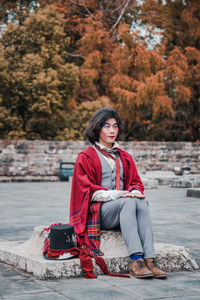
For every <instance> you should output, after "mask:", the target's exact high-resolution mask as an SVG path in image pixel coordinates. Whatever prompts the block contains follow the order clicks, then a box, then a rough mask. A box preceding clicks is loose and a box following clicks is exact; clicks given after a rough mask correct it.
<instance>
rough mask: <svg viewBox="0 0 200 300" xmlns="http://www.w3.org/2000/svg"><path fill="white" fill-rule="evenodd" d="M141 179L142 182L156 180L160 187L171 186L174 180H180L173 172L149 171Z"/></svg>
mask: <svg viewBox="0 0 200 300" xmlns="http://www.w3.org/2000/svg"><path fill="white" fill-rule="evenodd" d="M141 179H142V181H144V180H156V181H157V182H158V184H159V185H169V184H171V182H172V181H173V180H175V179H179V176H177V175H175V174H174V172H173V171H148V172H146V174H144V175H141Z"/></svg>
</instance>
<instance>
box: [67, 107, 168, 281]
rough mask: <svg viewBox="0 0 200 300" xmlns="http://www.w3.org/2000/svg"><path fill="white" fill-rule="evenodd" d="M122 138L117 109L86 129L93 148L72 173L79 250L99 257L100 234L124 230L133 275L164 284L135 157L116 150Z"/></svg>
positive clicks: (95, 119)
mask: <svg viewBox="0 0 200 300" xmlns="http://www.w3.org/2000/svg"><path fill="white" fill-rule="evenodd" d="M121 133H122V123H121V120H120V117H119V115H118V114H117V113H116V112H115V111H114V110H113V109H107V108H105V109H101V110H99V111H98V112H96V113H95V114H94V116H93V117H92V119H91V120H90V123H89V126H88V128H87V129H86V137H87V139H88V140H89V141H90V142H91V144H92V145H93V146H92V147H89V148H87V149H86V150H84V151H82V152H81V153H80V154H79V156H78V158H77V161H76V165H75V168H74V174H73V181H72V192H71V203H70V223H71V224H72V225H73V226H74V228H75V232H76V236H77V241H78V244H79V246H80V247H87V248H88V249H92V250H93V253H95V254H97V255H101V251H100V249H99V246H100V228H101V229H107V230H108V229H113V228H116V227H117V226H120V228H121V232H122V235H123V238H124V241H125V244H126V246H127V250H128V254H129V255H130V274H132V275H133V276H134V277H137V278H146V277H157V278H164V277H166V276H167V275H166V273H165V272H163V271H162V270H160V269H159V268H158V267H157V266H156V265H155V262H154V258H155V252H154V246H153V233H152V226H151V219H150V213H149V206H148V202H147V200H146V199H145V195H144V194H143V190H144V187H143V184H142V182H141V179H140V177H139V175H138V172H137V170H136V166H135V163H134V161H133V159H132V157H131V156H130V155H129V154H128V153H127V152H125V151H123V150H121V149H120V148H119V147H118V144H117V142H116V141H117V140H118V138H119V136H120V134H121Z"/></svg>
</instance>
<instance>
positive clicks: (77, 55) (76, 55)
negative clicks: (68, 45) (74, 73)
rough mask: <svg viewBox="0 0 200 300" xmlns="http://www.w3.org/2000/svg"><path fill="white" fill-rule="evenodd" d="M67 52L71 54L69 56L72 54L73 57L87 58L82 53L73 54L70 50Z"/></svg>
mask: <svg viewBox="0 0 200 300" xmlns="http://www.w3.org/2000/svg"><path fill="white" fill-rule="evenodd" d="M66 54H67V55H69V56H72V57H80V58H82V59H84V60H85V57H84V56H82V55H80V54H72V53H69V52H66Z"/></svg>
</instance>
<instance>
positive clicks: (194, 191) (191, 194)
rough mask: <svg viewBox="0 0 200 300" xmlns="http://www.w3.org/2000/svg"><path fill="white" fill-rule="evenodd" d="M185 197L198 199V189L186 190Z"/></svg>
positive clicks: (199, 193) (199, 191)
mask: <svg viewBox="0 0 200 300" xmlns="http://www.w3.org/2000/svg"><path fill="white" fill-rule="evenodd" d="M186 196H187V197H194V198H200V188H192V189H187V194H186Z"/></svg>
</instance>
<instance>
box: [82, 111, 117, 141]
mask: <svg viewBox="0 0 200 300" xmlns="http://www.w3.org/2000/svg"><path fill="white" fill-rule="evenodd" d="M112 118H114V119H115V120H116V121H117V125H118V128H119V133H118V136H117V140H118V138H119V136H120V134H121V133H122V121H121V119H120V117H119V115H118V113H117V112H116V111H115V110H114V109H112V108H102V109H100V110H98V111H97V112H96V113H95V114H94V115H93V116H92V118H91V119H90V121H89V125H88V127H87V128H86V131H85V136H86V138H87V139H88V141H89V142H90V143H92V144H95V142H98V141H99V133H100V131H101V128H102V127H103V125H104V124H105V123H106V121H107V120H109V119H112Z"/></svg>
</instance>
